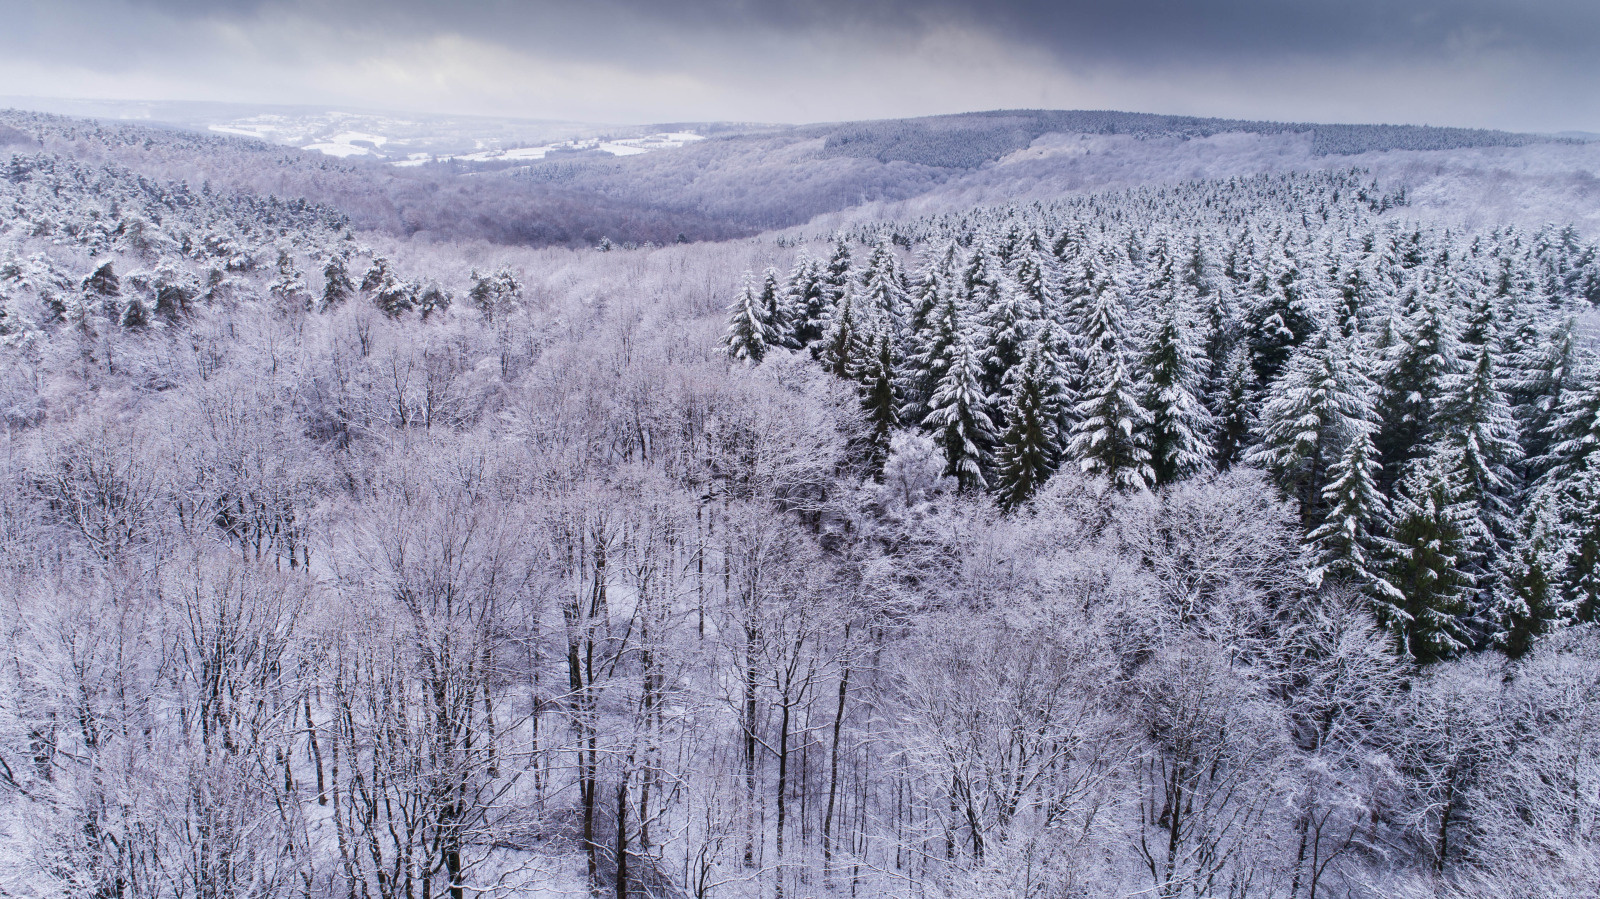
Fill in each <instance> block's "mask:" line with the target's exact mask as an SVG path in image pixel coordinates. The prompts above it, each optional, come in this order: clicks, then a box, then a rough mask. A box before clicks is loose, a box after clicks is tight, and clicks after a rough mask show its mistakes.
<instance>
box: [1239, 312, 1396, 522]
mask: <svg viewBox="0 0 1600 899" xmlns="http://www.w3.org/2000/svg"><path fill="white" fill-rule="evenodd" d="M1334 333H1336V332H1334ZM1334 333H1330V331H1323V332H1322V334H1320V335H1319V336H1318V337H1317V339H1316V340H1315V341H1314V342H1312V344H1311V345H1309V346H1307V347H1306V348H1305V349H1304V350H1302V351H1301V352H1299V353H1297V354H1295V356H1294V357H1293V358H1292V359H1290V361H1289V365H1288V367H1287V368H1286V369H1285V370H1284V372H1283V375H1282V377H1280V378H1279V379H1278V380H1277V381H1276V382H1275V383H1274V384H1273V385H1272V389H1271V391H1270V393H1269V397H1268V399H1267V401H1266V404H1265V405H1264V406H1263V407H1262V409H1261V420H1260V429H1261V444H1260V445H1259V446H1258V447H1257V448H1256V449H1255V450H1253V451H1252V453H1251V454H1250V459H1251V460H1252V461H1253V462H1255V463H1256V464H1259V465H1260V466H1261V467H1263V468H1265V469H1266V470H1267V471H1268V472H1269V473H1270V474H1271V475H1272V476H1273V478H1274V479H1275V480H1276V481H1277V483H1278V486H1279V487H1280V489H1282V490H1283V492H1284V495H1286V496H1289V497H1292V498H1293V499H1294V500H1295V502H1296V504H1297V505H1298V506H1299V512H1300V522H1301V526H1302V527H1304V528H1306V529H1307V530H1309V529H1311V528H1312V527H1313V526H1314V525H1315V523H1316V522H1317V521H1319V520H1320V518H1321V516H1320V514H1319V512H1320V506H1321V503H1322V498H1323V487H1324V486H1326V478H1327V473H1328V472H1327V469H1328V467H1329V466H1330V465H1332V463H1333V462H1334V460H1336V459H1337V458H1339V454H1340V453H1341V452H1342V451H1343V449H1344V445H1345V442H1346V441H1348V440H1349V439H1350V438H1352V437H1354V436H1355V435H1356V434H1357V433H1361V432H1364V431H1365V430H1366V429H1367V427H1368V424H1369V422H1370V420H1371V416H1372V404H1371V392H1372V388H1371V383H1370V382H1369V381H1368V380H1367V377H1366V375H1365V373H1363V372H1362V370H1361V366H1360V365H1359V364H1357V362H1356V360H1354V359H1352V358H1351V353H1350V351H1349V348H1348V347H1347V346H1345V344H1344V342H1343V341H1342V340H1340V339H1339V338H1338V337H1336V336H1334Z"/></svg>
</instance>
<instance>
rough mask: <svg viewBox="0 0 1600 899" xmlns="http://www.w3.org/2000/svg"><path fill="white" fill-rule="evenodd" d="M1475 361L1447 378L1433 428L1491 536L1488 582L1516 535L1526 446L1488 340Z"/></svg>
mask: <svg viewBox="0 0 1600 899" xmlns="http://www.w3.org/2000/svg"><path fill="white" fill-rule="evenodd" d="M1470 364H1471V368H1469V369H1468V370H1466V371H1464V372H1460V373H1457V374H1453V375H1449V376H1447V377H1446V378H1445V379H1444V383H1443V385H1442V386H1443V396H1442V397H1441V398H1440V400H1439V403H1438V405H1437V408H1436V409H1435V412H1434V421H1433V430H1434V433H1436V434H1438V435H1439V437H1438V440H1439V442H1440V443H1441V444H1442V446H1443V449H1444V451H1445V452H1446V453H1448V454H1449V456H1450V458H1452V459H1455V460H1456V461H1457V464H1458V465H1460V470H1459V471H1458V472H1457V475H1458V476H1459V478H1460V480H1461V484H1462V490H1463V501H1464V502H1467V503H1469V504H1470V505H1471V506H1472V507H1473V508H1474V509H1475V510H1476V514H1477V516H1478V519H1479V520H1480V521H1481V522H1482V524H1483V526H1484V531H1485V533H1486V534H1487V535H1488V536H1490V537H1491V538H1492V542H1491V543H1490V544H1489V545H1486V546H1484V547H1481V549H1480V553H1479V554H1480V556H1481V559H1482V564H1483V565H1484V566H1485V570H1484V571H1483V572H1480V581H1482V582H1484V583H1485V584H1486V583H1487V582H1488V580H1489V578H1488V570H1491V569H1493V568H1494V566H1495V565H1496V564H1497V560H1498V558H1499V554H1500V551H1501V550H1502V549H1503V548H1505V547H1507V546H1509V545H1510V542H1511V539H1512V530H1513V528H1512V520H1513V512H1512V509H1511V501H1512V499H1513V498H1514V497H1515V495H1516V483H1515V481H1516V475H1515V474H1514V473H1513V471H1512V466H1513V465H1515V464H1516V463H1517V461H1518V456H1519V454H1520V452H1521V448H1520V447H1519V446H1518V445H1517V441H1516V435H1517V426H1516V422H1515V421H1514V420H1513V419H1512V417H1511V408H1510V407H1509V406H1508V405H1507V404H1506V402H1505V399H1504V397H1503V396H1502V395H1501V393H1500V388H1499V383H1498V380H1499V379H1498V378H1497V377H1496V374H1497V373H1496V371H1495V359H1494V350H1493V346H1492V345H1491V344H1489V343H1487V342H1486V343H1483V344H1482V345H1480V346H1478V347H1477V348H1476V351H1475V355H1474V358H1473V359H1472V360H1470Z"/></svg>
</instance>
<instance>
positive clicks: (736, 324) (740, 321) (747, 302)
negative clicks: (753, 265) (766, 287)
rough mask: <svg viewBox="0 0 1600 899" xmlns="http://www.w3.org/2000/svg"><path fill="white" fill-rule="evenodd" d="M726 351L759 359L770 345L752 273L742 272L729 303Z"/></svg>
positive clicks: (740, 358)
mask: <svg viewBox="0 0 1600 899" xmlns="http://www.w3.org/2000/svg"><path fill="white" fill-rule="evenodd" d="M726 341H727V344H728V355H729V356H731V357H733V358H734V359H735V360H737V361H740V362H751V363H755V362H760V361H761V360H762V359H763V358H765V357H766V355H767V348H768V347H770V346H771V345H772V338H771V332H770V331H769V330H768V324H767V309H766V307H765V306H764V305H762V303H761V297H760V294H759V293H758V292H757V290H756V285H755V276H754V275H752V274H751V273H750V272H745V275H744V286H742V287H740V288H739V294H738V296H736V297H734V300H733V303H732V305H730V306H729V307H728V331H727V338H726Z"/></svg>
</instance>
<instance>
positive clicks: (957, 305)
mask: <svg viewBox="0 0 1600 899" xmlns="http://www.w3.org/2000/svg"><path fill="white" fill-rule="evenodd" d="M928 301H929V302H932V303H934V304H935V305H934V306H933V308H932V310H931V311H930V312H929V313H928V315H927V319H926V322H925V324H923V325H922V326H920V327H919V328H918V329H917V330H916V331H913V332H912V339H911V340H910V344H911V350H910V352H909V353H908V358H907V359H906V370H905V377H904V386H903V387H902V390H901V392H902V393H903V394H904V396H905V407H904V408H903V409H902V410H901V412H900V418H901V419H902V420H903V421H906V422H908V423H912V424H916V423H919V422H921V421H922V420H923V419H924V418H925V417H926V416H927V414H928V410H929V409H930V408H932V401H933V393H934V391H935V390H936V389H938V386H939V382H940V381H941V380H943V379H944V376H945V374H946V373H947V372H948V371H949V370H950V366H951V364H952V359H953V357H954V354H955V350H956V346H957V344H959V343H960V342H961V339H962V335H963V333H965V332H966V331H967V330H969V329H970V328H971V325H970V324H969V323H968V322H967V316H966V309H965V306H964V305H963V303H962V301H961V294H960V292H959V291H958V290H957V289H956V285H954V284H949V285H943V286H941V287H939V288H938V292H937V293H935V294H933V295H932V296H931V297H930V298H929V300H928Z"/></svg>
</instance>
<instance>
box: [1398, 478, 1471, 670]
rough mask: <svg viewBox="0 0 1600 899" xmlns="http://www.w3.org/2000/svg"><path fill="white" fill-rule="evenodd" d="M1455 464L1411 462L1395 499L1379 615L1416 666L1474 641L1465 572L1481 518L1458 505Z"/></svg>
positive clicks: (1464, 505) (1456, 652)
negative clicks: (1391, 541) (1390, 547)
mask: <svg viewBox="0 0 1600 899" xmlns="http://www.w3.org/2000/svg"><path fill="white" fill-rule="evenodd" d="M1455 470H1456V466H1454V465H1452V464H1451V461H1450V460H1449V459H1448V457H1446V456H1443V455H1437V454H1436V455H1429V456H1424V457H1422V458H1420V459H1418V460H1416V461H1415V462H1413V463H1412V464H1411V465H1410V466H1409V467H1408V470H1407V474H1406V477H1405V478H1404V479H1403V481H1402V482H1401V484H1400V487H1399V490H1398V491H1397V493H1396V496H1395V503H1394V512H1395V524H1394V540H1393V552H1392V555H1391V558H1390V561H1389V564H1388V566H1387V571H1386V573H1385V574H1386V576H1385V580H1386V581H1387V582H1388V587H1387V588H1386V590H1385V592H1386V594H1387V595H1388V596H1390V597H1394V598H1392V599H1390V600H1388V601H1386V602H1381V603H1380V606H1379V614H1380V617H1381V618H1382V619H1383V621H1384V623H1385V624H1386V625H1387V626H1388V627H1389V629H1390V631H1391V632H1392V633H1393V634H1394V636H1395V641H1396V644H1397V647H1398V649H1399V651H1400V653H1401V654H1402V655H1405V656H1407V657H1409V658H1412V659H1414V660H1416V661H1417V663H1418V664H1427V663H1429V662H1435V661H1439V660H1441V659H1447V658H1450V657H1452V656H1455V655H1457V654H1459V653H1461V652H1462V651H1463V650H1465V649H1467V648H1468V647H1469V646H1470V645H1471V644H1472V633H1471V628H1470V621H1469V619H1470V616H1471V614H1472V611H1473V610H1472V605H1471V594H1472V590H1473V588H1474V586H1475V585H1474V584H1473V582H1472V579H1471V577H1470V576H1469V575H1468V574H1467V573H1466V571H1467V568H1468V564H1469V563H1470V561H1471V559H1470V557H1469V554H1470V552H1471V548H1472V546H1474V545H1475V544H1477V542H1478V541H1477V539H1475V535H1474V534H1473V530H1474V529H1475V527H1476V525H1477V518H1476V516H1475V515H1474V514H1473V509H1472V507H1471V506H1470V505H1468V504H1467V503H1464V502H1462V501H1461V484H1460V482H1459V481H1458V480H1457V479H1456V476H1455Z"/></svg>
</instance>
